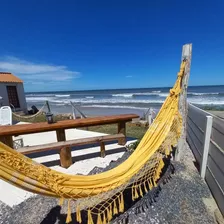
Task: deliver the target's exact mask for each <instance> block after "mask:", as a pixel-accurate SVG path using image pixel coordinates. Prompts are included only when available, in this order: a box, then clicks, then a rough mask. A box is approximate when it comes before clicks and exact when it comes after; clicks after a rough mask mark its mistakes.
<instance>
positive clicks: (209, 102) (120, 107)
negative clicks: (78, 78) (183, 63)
mask: <svg viewBox="0 0 224 224" xmlns="http://www.w3.org/2000/svg"><path fill="white" fill-rule="evenodd" d="M169 90H170V88H169V87H165V88H144V89H116V90H85V91H63V92H59V91H57V92H35V93H26V100H27V105H28V107H29V108H30V107H31V106H32V105H35V106H37V107H38V108H40V107H41V106H42V105H43V104H44V102H45V101H49V104H50V107H51V111H52V112H53V113H71V111H72V109H71V104H70V101H71V102H73V103H74V104H75V105H77V107H79V109H81V111H82V112H83V113H84V114H86V115H87V116H95V115H112V114H123V113H137V114H139V115H140V116H142V115H143V114H144V113H145V112H146V111H147V110H148V109H149V108H152V109H154V110H155V111H158V110H159V108H160V107H161V105H162V103H163V102H164V100H165V98H166V97H167V96H168V94H169ZM187 97H188V101H189V102H191V103H193V104H195V105H197V106H199V107H201V108H206V109H215V110H224V86H195V87H193V86H192V87H189V88H188V95H187ZM45 110H46V109H45Z"/></svg>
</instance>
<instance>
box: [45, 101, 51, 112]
mask: <svg viewBox="0 0 224 224" xmlns="http://www.w3.org/2000/svg"><path fill="white" fill-rule="evenodd" d="M46 104H47V109H48V113H50V112H51V108H50V105H49V102H48V101H46Z"/></svg>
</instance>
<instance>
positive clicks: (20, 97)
mask: <svg viewBox="0 0 224 224" xmlns="http://www.w3.org/2000/svg"><path fill="white" fill-rule="evenodd" d="M0 106H10V107H11V108H12V110H13V111H24V112H27V104H26V98H25V93H24V88H23V81H22V80H21V79H19V78H18V77H16V76H15V75H13V74H12V73H9V72H0Z"/></svg>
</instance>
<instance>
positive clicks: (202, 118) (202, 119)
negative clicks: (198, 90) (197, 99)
mask: <svg viewBox="0 0 224 224" xmlns="http://www.w3.org/2000/svg"><path fill="white" fill-rule="evenodd" d="M188 116H189V117H190V119H191V120H192V121H194V123H195V124H196V125H197V126H198V127H200V128H201V129H202V130H203V131H205V123H206V116H211V114H209V113H207V112H205V111H203V110H201V109H200V108H198V107H196V106H193V105H192V104H189V105H188Z"/></svg>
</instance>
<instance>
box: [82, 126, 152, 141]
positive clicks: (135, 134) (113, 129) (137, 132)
mask: <svg viewBox="0 0 224 224" xmlns="http://www.w3.org/2000/svg"><path fill="white" fill-rule="evenodd" d="M83 129H84V128H83ZM88 130H89V131H95V132H101V133H106V134H117V124H107V125H100V126H93V127H89V128H88ZM147 130H148V128H147V127H142V126H136V125H134V124H132V123H126V135H127V136H128V137H132V138H136V139H141V138H142V137H143V136H144V134H145V132H146V131H147Z"/></svg>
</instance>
